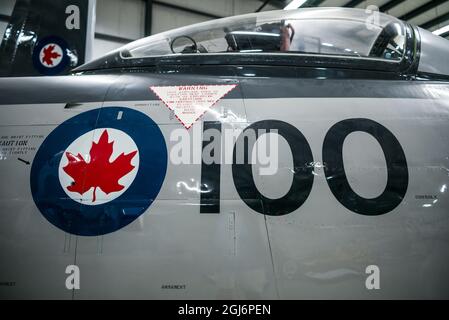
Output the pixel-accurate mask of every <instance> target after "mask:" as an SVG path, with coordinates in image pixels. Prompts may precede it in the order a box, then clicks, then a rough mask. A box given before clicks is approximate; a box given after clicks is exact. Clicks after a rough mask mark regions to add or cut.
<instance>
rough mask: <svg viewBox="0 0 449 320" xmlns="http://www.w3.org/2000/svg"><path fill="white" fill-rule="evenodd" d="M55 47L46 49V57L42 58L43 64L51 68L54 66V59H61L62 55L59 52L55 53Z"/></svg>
mask: <svg viewBox="0 0 449 320" xmlns="http://www.w3.org/2000/svg"><path fill="white" fill-rule="evenodd" d="M54 49H55V46H54V45H51V46H48V47H47V48H45V49H44V57H43V58H42V62H44V63H46V64H47V65H49V66H52V65H53V59H56V58H59V57H60V56H61V55H60V54H59V53H57V52H54V51H53V50H54Z"/></svg>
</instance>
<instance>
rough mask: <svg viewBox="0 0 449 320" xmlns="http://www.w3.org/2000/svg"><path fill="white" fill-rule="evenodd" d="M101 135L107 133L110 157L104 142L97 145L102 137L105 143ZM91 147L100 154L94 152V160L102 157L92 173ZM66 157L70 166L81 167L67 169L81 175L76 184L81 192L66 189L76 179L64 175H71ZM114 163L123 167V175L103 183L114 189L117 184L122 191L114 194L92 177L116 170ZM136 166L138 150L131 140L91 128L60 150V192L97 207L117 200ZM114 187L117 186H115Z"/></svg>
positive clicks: (109, 130) (120, 133)
mask: <svg viewBox="0 0 449 320" xmlns="http://www.w3.org/2000/svg"><path fill="white" fill-rule="evenodd" d="M105 132H106V134H107V142H108V144H111V143H112V153H111V155H110V156H109V154H110V152H107V151H106V152H105V151H104V150H105V149H108V147H107V146H106V145H105V143H103V144H101V142H100V139H101V137H102V136H103V142H105V141H106V139H105ZM95 145H97V147H95ZM98 145H101V146H102V147H98ZM93 148H94V149H95V148H96V150H101V152H96V153H95V154H96V155H97V157H98V156H99V157H100V158H102V160H101V161H97V162H96V163H95V168H96V170H97V171H95V170H92V162H91V160H92V159H91V156H90V153H91V150H92V149H93ZM109 148H110V147H109ZM109 150H110V149H109ZM69 158H70V159H72V164H73V163H76V165H77V166H80V167H78V168H81V169H78V168H75V166H73V165H72V166H71V168H72V169H73V170H74V171H76V172H82V173H81V174H80V175H79V176H81V178H79V179H78V180H81V181H77V183H79V184H81V185H83V188H81V189H82V190H77V191H71V190H69V188H70V186H72V185H73V184H74V182H75V180H76V179H75V178H76V175H74V174H73V173H72V175H73V176H75V178H74V177H73V176H71V175H69V174H68V172H69V173H71V171H70V170H68V169H67V167H68V165H69V162H70V161H69ZM117 160H118V161H117ZM117 163H121V164H126V168H127V169H126V170H125V172H126V173H125V174H124V175H123V176H121V177H120V178H118V177H117V178H118V180H116V179H112V181H106V182H107V183H112V184H113V185H115V186H117V184H118V185H119V186H120V188H121V187H123V188H121V190H117V191H110V190H102V187H101V186H102V185H104V183H105V181H101V179H100V181H96V178H97V177H100V176H103V173H104V172H108V171H109V172H110V171H118V170H114V164H117ZM139 163H140V160H139V150H138V148H137V145H136V143H135V142H134V140H133V139H132V138H131V137H130V136H129V135H128V134H126V133H125V132H123V131H121V130H117V129H113V128H100V129H95V130H91V131H89V132H86V133H85V134H83V135H82V136H80V137H78V138H77V139H76V140H74V141H73V142H72V143H71V144H70V145H69V146H68V147H67V149H66V150H65V151H64V154H63V155H62V157H61V161H60V163H59V168H58V175H59V182H60V183H61V187H62V189H63V190H64V192H65V193H66V194H67V196H69V197H70V198H71V199H72V200H74V201H76V202H79V203H81V204H84V205H91V206H95V205H101V204H105V203H107V202H110V201H112V200H114V199H116V198H118V197H120V196H121V195H122V194H123V193H124V192H125V191H126V190H127V189H128V188H129V187H130V186H131V184H132V183H133V181H134V179H135V178H136V175H137V172H138V170H139ZM111 164H112V165H111ZM89 166H90V167H89ZM131 166H132V167H131ZM69 167H70V166H69ZM122 167H123V166H122ZM64 168H66V169H64ZM108 169H109V170H108ZM98 170H101V171H100V173H99V174H98V173H97V172H98ZM112 174H114V172H112ZM120 175H121V174H120ZM92 181H94V184H93V185H95V186H91V185H92ZM117 188H119V187H118V186H117ZM105 191H106V192H105ZM108 191H109V192H108Z"/></svg>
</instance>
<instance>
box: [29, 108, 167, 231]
mask: <svg viewBox="0 0 449 320" xmlns="http://www.w3.org/2000/svg"><path fill="white" fill-rule="evenodd" d="M120 112H122V113H121V117H118V115H119V113H120ZM101 128H113V129H117V130H121V131H123V132H125V133H126V134H127V135H129V136H130V137H131V138H132V139H133V140H134V142H135V144H136V145H137V148H138V150H139V160H140V163H139V168H138V172H137V175H136V177H135V179H134V181H133V182H132V183H131V185H130V186H129V188H128V189H127V190H126V191H125V192H124V193H123V194H122V195H120V196H119V197H118V198H116V199H114V200H112V201H109V202H107V203H103V204H99V205H84V204H81V203H79V202H76V201H74V200H72V199H71V198H70V197H68V196H67V194H66V193H65V191H64V190H63V188H62V186H61V183H60V181H59V174H58V169H59V164H60V161H61V157H62V156H64V154H65V150H66V149H67V147H68V146H69V145H70V144H71V143H72V142H73V141H74V140H75V139H77V138H78V137H80V136H81V135H83V134H85V133H87V132H89V131H92V130H94V129H101ZM166 171H167V147H166V144H165V140H164V137H163V135H162V133H161V131H160V129H159V127H158V126H157V124H156V123H155V122H154V121H153V120H152V119H151V118H149V117H148V116H147V115H145V114H143V113H142V112H139V111H135V110H132V109H129V108H124V107H107V108H101V109H95V110H91V111H87V112H84V113H81V114H79V115H77V116H75V117H73V118H71V119H69V120H67V121H65V122H63V123H62V124H61V125H59V126H58V127H56V129H54V130H53V131H52V132H51V133H50V134H49V135H48V136H47V138H46V139H45V140H44V142H43V143H42V145H41V147H40V148H39V150H38V151H37V153H36V156H35V158H34V160H33V165H32V167H31V177H30V184H31V193H32V196H33V200H34V202H35V203H36V206H37V207H38V209H39V211H40V212H41V213H42V215H43V216H44V217H45V218H46V219H47V220H48V221H49V222H50V223H52V224H53V225H55V226H56V227H58V228H59V229H61V230H63V231H65V232H68V233H71V234H76V235H81V236H98V235H103V234H107V233H111V232H114V231H116V230H119V229H121V228H123V227H125V226H126V225H128V224H129V223H131V222H133V221H134V220H135V219H137V218H138V217H139V216H140V215H141V214H143V213H144V212H145V211H146V210H147V209H148V208H149V207H150V205H151V204H152V203H153V201H154V200H155V199H156V197H157V195H158V194H159V191H160V189H161V187H162V184H163V182H164V179H165V174H166Z"/></svg>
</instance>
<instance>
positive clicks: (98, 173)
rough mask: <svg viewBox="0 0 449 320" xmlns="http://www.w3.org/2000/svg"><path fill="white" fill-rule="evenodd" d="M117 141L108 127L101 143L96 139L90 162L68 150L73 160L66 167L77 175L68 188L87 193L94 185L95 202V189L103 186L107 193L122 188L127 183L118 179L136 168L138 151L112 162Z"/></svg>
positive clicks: (72, 173) (68, 154)
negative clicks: (109, 133) (122, 183)
mask: <svg viewBox="0 0 449 320" xmlns="http://www.w3.org/2000/svg"><path fill="white" fill-rule="evenodd" d="M113 144H114V141H112V142H109V135H108V131H107V130H104V131H103V133H102V134H101V137H100V140H98V143H95V142H92V146H91V148H90V152H89V154H90V162H86V161H85V160H84V158H83V156H82V155H81V154H79V153H78V155H77V156H75V155H73V154H72V153H70V152H66V156H67V159H68V160H69V163H68V164H67V165H66V166H65V167H64V168H62V169H63V170H64V172H65V173H67V174H68V175H69V176H70V177H72V178H73V180H74V181H73V183H72V185H70V186H68V187H67V190H69V191H71V192H77V193H79V194H81V195H83V194H84V193H85V192H86V191H88V190H90V188H92V187H93V188H94V195H93V199H92V202H95V200H96V196H95V191H96V190H97V188H100V189H101V190H102V191H103V192H104V193H106V194H109V193H111V192H116V191H120V190H122V189H123V188H124V186H122V185H120V184H119V183H118V181H119V180H120V179H121V178H122V177H124V176H125V175H127V174H128V173H129V172H131V171H132V170H133V169H134V168H135V167H134V166H133V165H132V164H131V160H132V159H133V158H134V156H135V155H136V153H137V150H136V151H132V152H130V153H128V154H126V155H125V153H124V152H122V154H120V155H119V156H118V157H117V159H115V160H114V161H113V162H110V161H109V159H110V158H111V155H112V152H113Z"/></svg>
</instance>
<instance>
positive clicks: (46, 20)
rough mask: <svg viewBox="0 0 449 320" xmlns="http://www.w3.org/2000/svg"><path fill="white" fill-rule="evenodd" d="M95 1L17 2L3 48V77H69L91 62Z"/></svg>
mask: <svg viewBox="0 0 449 320" xmlns="http://www.w3.org/2000/svg"><path fill="white" fill-rule="evenodd" d="M94 31H95V0H61V1H52V0H17V1H16V4H15V6H14V10H13V13H12V16H11V20H10V22H9V24H8V26H7V28H6V30H5V34H4V35H3V41H2V42H1V46H0V77H22V76H50V75H65V74H69V73H70V70H71V69H73V68H75V67H77V66H80V65H82V64H84V63H85V62H87V61H89V60H90V59H91V56H92V44H93V39H94Z"/></svg>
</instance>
